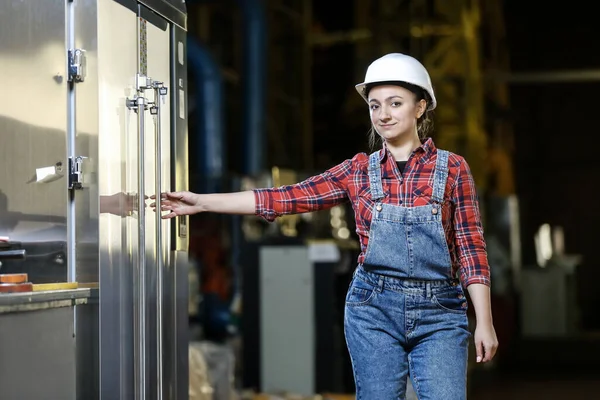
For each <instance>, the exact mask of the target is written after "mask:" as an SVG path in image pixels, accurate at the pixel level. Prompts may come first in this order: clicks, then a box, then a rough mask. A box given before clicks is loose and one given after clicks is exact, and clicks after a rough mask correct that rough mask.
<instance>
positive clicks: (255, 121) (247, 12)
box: [238, 0, 267, 176]
mask: <svg viewBox="0 0 600 400" xmlns="http://www.w3.org/2000/svg"><path fill="white" fill-rule="evenodd" d="M238 3H239V5H240V8H241V10H242V13H243V38H244V47H243V48H244V78H243V82H244V99H245V101H244V115H243V129H244V140H243V143H244V155H245V156H244V165H243V173H244V174H245V175H251V176H256V175H258V174H259V173H261V172H262V171H263V170H264V168H265V165H266V163H265V161H266V160H265V153H266V151H265V147H266V140H265V138H266V132H265V92H266V69H267V66H266V62H267V52H266V49H267V41H266V36H267V35H266V21H265V19H266V18H265V7H264V4H263V2H262V1H260V0H238Z"/></svg>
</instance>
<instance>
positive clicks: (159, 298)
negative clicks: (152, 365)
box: [154, 83, 164, 400]
mask: <svg viewBox="0 0 600 400" xmlns="http://www.w3.org/2000/svg"><path fill="white" fill-rule="evenodd" d="M160 86H161V85H160V84H158V83H155V84H154V107H155V111H154V113H155V116H154V126H155V129H154V134H155V141H156V142H155V146H156V150H155V162H154V169H155V187H156V190H155V193H156V213H155V218H156V268H157V270H156V272H157V277H156V374H157V379H158V380H157V385H158V387H157V390H158V399H159V400H161V399H162V398H163V286H164V285H163V280H164V271H163V265H164V263H163V251H162V219H161V215H162V213H161V193H162V176H161V173H162V171H161V168H162V162H161V158H162V149H161V140H162V137H161V100H162V95H161V92H160V90H161V89H160Z"/></svg>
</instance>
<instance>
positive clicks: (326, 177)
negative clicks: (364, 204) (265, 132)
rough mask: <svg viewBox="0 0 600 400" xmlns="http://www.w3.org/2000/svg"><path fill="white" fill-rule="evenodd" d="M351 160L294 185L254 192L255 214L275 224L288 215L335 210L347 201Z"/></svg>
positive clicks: (255, 190)
mask: <svg viewBox="0 0 600 400" xmlns="http://www.w3.org/2000/svg"><path fill="white" fill-rule="evenodd" d="M351 171H352V161H351V160H346V161H344V162H343V163H341V164H338V165H336V166H335V167H333V168H331V169H329V170H327V171H325V172H323V173H322V174H319V175H315V176H312V177H310V178H308V179H306V180H304V181H302V182H300V183H296V184H294V185H286V186H280V187H277V188H268V189H254V190H253V191H254V198H255V201H256V215H257V216H259V217H261V218H263V219H265V220H267V221H269V222H272V221H274V220H275V219H276V218H277V217H279V216H282V215H287V214H300V213H307V212H313V211H319V210H325V209H328V208H332V207H334V206H336V205H338V204H341V203H344V202H345V201H347V200H348V194H347V180H348V176H349V175H350V173H351Z"/></svg>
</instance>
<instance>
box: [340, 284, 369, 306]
mask: <svg viewBox="0 0 600 400" xmlns="http://www.w3.org/2000/svg"><path fill="white" fill-rule="evenodd" d="M374 297H375V287H374V286H373V285H370V284H368V283H366V282H364V281H362V280H360V279H357V278H354V279H353V280H352V283H351V284H350V287H349V288H348V293H347V294H346V305H347V306H362V305H367V304H369V303H370V302H371V301H372V300H373V298H374Z"/></svg>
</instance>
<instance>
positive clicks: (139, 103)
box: [125, 96, 149, 113]
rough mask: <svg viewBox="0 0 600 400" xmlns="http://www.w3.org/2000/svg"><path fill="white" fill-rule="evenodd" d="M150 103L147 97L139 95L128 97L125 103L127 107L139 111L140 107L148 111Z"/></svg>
mask: <svg viewBox="0 0 600 400" xmlns="http://www.w3.org/2000/svg"><path fill="white" fill-rule="evenodd" d="M148 103H149V102H148V100H147V99H146V98H145V97H142V96H138V97H134V98H133V99H127V100H126V102H125V105H126V106H127V108H129V109H130V110H133V111H135V112H136V113H137V112H138V110H139V109H142V111H146V110H147V109H148Z"/></svg>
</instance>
